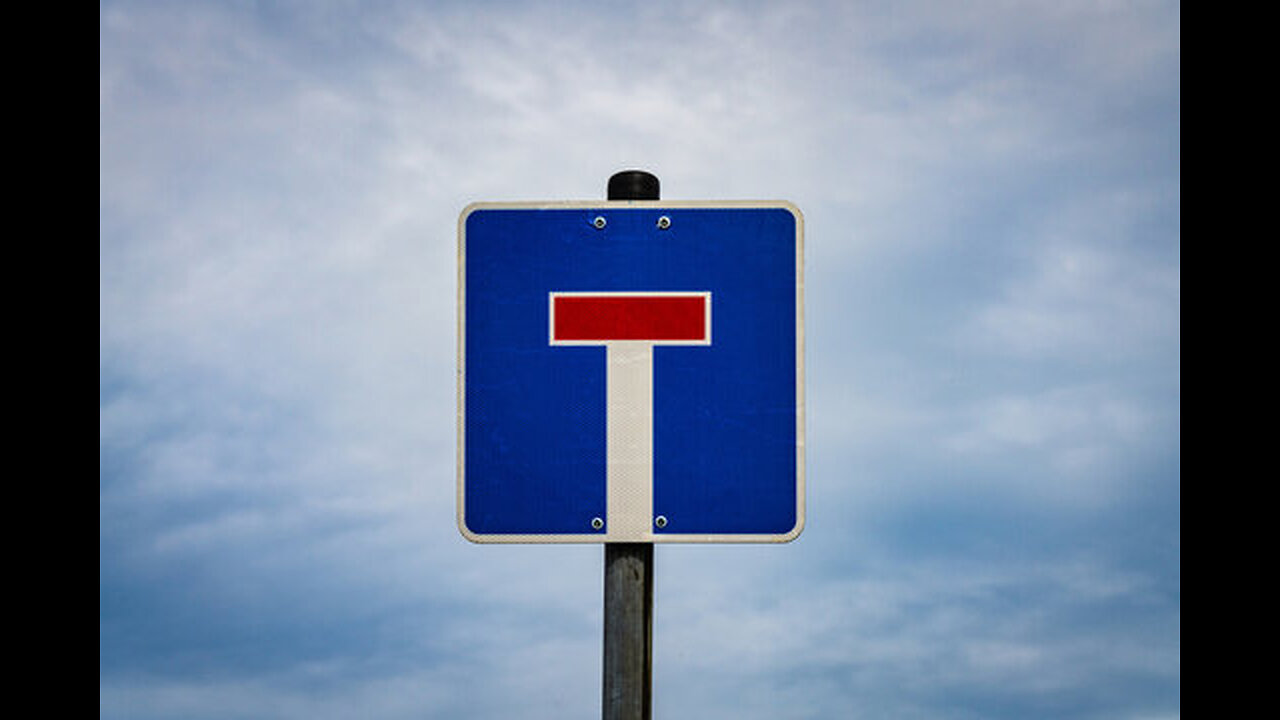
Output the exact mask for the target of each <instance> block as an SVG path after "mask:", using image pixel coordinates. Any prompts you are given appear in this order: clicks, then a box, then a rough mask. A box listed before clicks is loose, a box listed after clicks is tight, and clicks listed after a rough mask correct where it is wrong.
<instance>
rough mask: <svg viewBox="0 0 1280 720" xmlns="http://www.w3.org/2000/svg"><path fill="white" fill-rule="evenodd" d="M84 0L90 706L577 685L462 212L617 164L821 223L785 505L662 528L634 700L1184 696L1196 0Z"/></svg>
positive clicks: (1080, 703) (914, 703)
mask: <svg viewBox="0 0 1280 720" xmlns="http://www.w3.org/2000/svg"><path fill="white" fill-rule="evenodd" d="M99 11H100V13H99V15H100V18H99V37H100V49H99V58H100V63H99V198H100V199H99V308H100V310H99V313H100V322H99V431H100V435H99V704H100V716H101V717H102V718H138V719H145V718H219V719H235V718H267V719H277V718H278V719H281V720H284V719H293V718H309V719H312V718H314V719H324V718H350V717H362V718H372V719H384V718H385V719H389V720H390V719H398V718H423V717H433V718H434V717H465V718H509V717H521V718H535V719H541V718H548V719H550V718H576V717H594V716H598V713H599V712H600V688H601V637H602V600H601V598H602V569H603V550H602V548H601V547H600V546H598V545H476V544H472V543H469V542H467V541H466V540H465V539H463V538H462V537H461V535H460V534H459V532H458V529H457V525H456V520H455V494H456V472H457V471H456V465H455V463H456V444H457V427H456V415H457V406H456V392H457V387H456V373H457V354H456V353H457V346H456V338H457V302H458V300H457V290H458V288H457V254H458V247H457V221H458V216H459V214H460V212H461V211H462V209H463V208H464V207H465V206H466V205H467V204H468V203H471V202H474V201H516V200H599V199H603V197H604V195H605V185H606V182H607V179H608V177H609V176H610V175H612V174H613V173H615V172H617V171H619V170H624V169H629V168H641V169H645V170H648V171H650V172H652V173H654V174H655V175H657V176H658V177H659V178H660V179H661V182H662V197H663V198H664V199H670V200H723V199H762V200H787V201H790V202H792V203H795V205H796V206H798V207H799V208H800V209H801V211H802V212H803V213H804V220H805V259H804V273H805V337H806V347H805V363H806V366H805V381H806V397H805V400H806V437H805V443H806V483H807V512H806V527H805V530H804V532H803V534H802V535H801V536H800V537H799V538H798V539H796V540H795V541H794V542H791V543H787V544H777V545H773V544H770V545H741V544H725V545H685V544H671V545H661V546H659V547H658V548H657V549H656V598H655V621H654V622H655V641H654V642H655V645H654V658H653V662H654V682H653V685H654V690H653V693H654V695H653V704H654V717H655V718H674V717H697V718H709V719H716V718H726V719H727V718H745V719H752V718H768V719H770V720H777V719H779V718H831V717H843V718H946V719H951V718H956V719H962V718H963V719H969V718H996V719H1000V718H1030V717H1035V718H1125V719H1132V720H1154V719H1157V718H1176V717H1179V716H1180V687H1181V671H1180V664H1181V650H1180V627H1181V602H1180V596H1181V569H1180V568H1181V551H1180V537H1181V529H1180V513H1181V490H1180V486H1181V463H1180V446H1181V439H1180V435H1181V433H1180V395H1181V392H1180V387H1181V380H1180V372H1181V370H1180V297H1181V291H1180V276H1181V270H1180V262H1181V261H1180V256H1181V250H1180V245H1181V240H1180V233H1181V230H1180V203H1181V200H1180V192H1181V191H1180V186H1181V180H1180V142H1181V140H1180V137H1181V129H1180V115H1181V111H1180V102H1181V101H1180V32H1181V31H1180V8H1179V5H1178V3H1176V2H1158V1H1146V0H1134V1H1115V2H1110V1H1106V0H1098V1H1095V2H1077V3H1062V2H1012V1H998V2H997V1H995V0H992V1H989V2H972V3H951V2H936V3H935V2H808V1H800V0H798V1H794V2H785V3H766V2H733V3H728V2H726V3H713V2H705V3H681V2H666V1H665V0H657V1H655V2H649V3H621V2H561V3H525V2H397V1H394V0H389V1H387V2H376V3H355V2H315V3H312V2H190V3H167V2H142V1H140V2H134V1H120V2H116V1H114V0H112V1H106V2H102V3H100V5H99Z"/></svg>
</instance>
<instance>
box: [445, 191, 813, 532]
mask: <svg viewBox="0 0 1280 720" xmlns="http://www.w3.org/2000/svg"><path fill="white" fill-rule="evenodd" d="M803 234H804V233H803V219H802V216H801V214H800V211H799V209H797V208H796V207H795V206H794V205H791V204H790V203H786V202H780V201H779V202H716V203H698V202H659V201H609V202H581V203H477V204H473V205H470V206H468V207H467V208H466V209H465V210H464V211H463V212H462V215H461V217H460V218H459V221H458V248H459V250H458V252H459V272H458V285H459V307H458V318H459V331H458V365H459V383H458V525H459V529H460V530H461V531H462V534H463V535H464V536H466V537H467V538H468V539H470V540H473V541H475V542H785V541H788V540H791V539H794V538H795V537H796V536H797V535H799V534H800V531H801V529H802V527H803V525H804V454H803V451H804V362H803V359H804V354H803V347H804V345H803V338H804V332H803V282H802V276H803Z"/></svg>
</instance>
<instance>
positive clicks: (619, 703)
mask: <svg viewBox="0 0 1280 720" xmlns="http://www.w3.org/2000/svg"><path fill="white" fill-rule="evenodd" d="M658 195H659V190H658V178H657V177H655V176H654V175H652V174H650V173H647V172H644V171H643V170H625V171H623V172H620V173H616V174H615V175H614V176H613V177H611V178H609V195H608V198H609V199H610V200H657V199H658ZM652 698H653V543H605V546H604V702H603V716H604V720H650V717H651V716H652V706H653V703H652Z"/></svg>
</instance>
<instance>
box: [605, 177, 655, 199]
mask: <svg viewBox="0 0 1280 720" xmlns="http://www.w3.org/2000/svg"><path fill="white" fill-rule="evenodd" d="M609 199H610V200H657V199H658V176H657V175H654V174H653V173H647V172H645V171H644V170H623V171H622V172H619V173H614V174H613V177H611V178H609Z"/></svg>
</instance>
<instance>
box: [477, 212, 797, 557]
mask: <svg viewBox="0 0 1280 720" xmlns="http://www.w3.org/2000/svg"><path fill="white" fill-rule="evenodd" d="M641 208H643V209H652V210H662V209H666V208H670V209H693V210H718V209H752V208H759V209H781V210H786V211H788V212H790V213H791V215H792V216H793V217H794V218H795V226H796V242H795V249H796V262H795V266H796V282H795V287H796V524H795V526H794V527H793V528H791V530H789V531H787V532H785V533H777V534H764V533H705V534H703V533H698V534H681V533H655V532H652V531H650V532H648V533H646V534H643V535H642V536H640V537H636V536H634V535H627V536H625V537H618V536H613V535H611V534H610V533H609V532H608V531H606V532H597V533H593V532H583V533H568V534H555V533H546V534H541V533H510V534H490V533H477V532H473V531H472V530H471V529H470V528H468V527H467V524H466V367H467V364H466V298H467V294H466V277H467V268H466V258H467V218H468V217H470V216H471V214H472V213H473V212H476V211H478V210H600V211H601V212H608V211H610V210H622V209H641ZM457 333H458V334H457V343H458V365H457V368H456V375H457V403H458V426H457V442H458V445H457V463H456V465H457V499H456V519H457V525H458V531H459V532H460V533H461V534H462V536H463V537H465V538H466V539H467V540H470V541H471V542H474V543H480V544H504V543H505V544H510V543H523V544H553V543H574V544H587V545H597V544H601V543H610V542H646V543H786V542H791V541H792V540H795V539H796V538H797V537H799V536H800V533H801V532H803V530H804V526H805V441H804V436H805V423H804V418H805V412H804V410H805V395H804V367H805V358H804V214H803V213H801V211H800V208H799V207H797V206H796V205H795V204H794V203H791V202H790V201H787V200H604V201H601V200H597V201H577V200H568V201H541V202H539V201H525V202H519V201H517V202H474V203H471V204H469V205H467V206H466V207H465V208H463V209H462V212H461V214H459V216H458V327H457Z"/></svg>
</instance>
